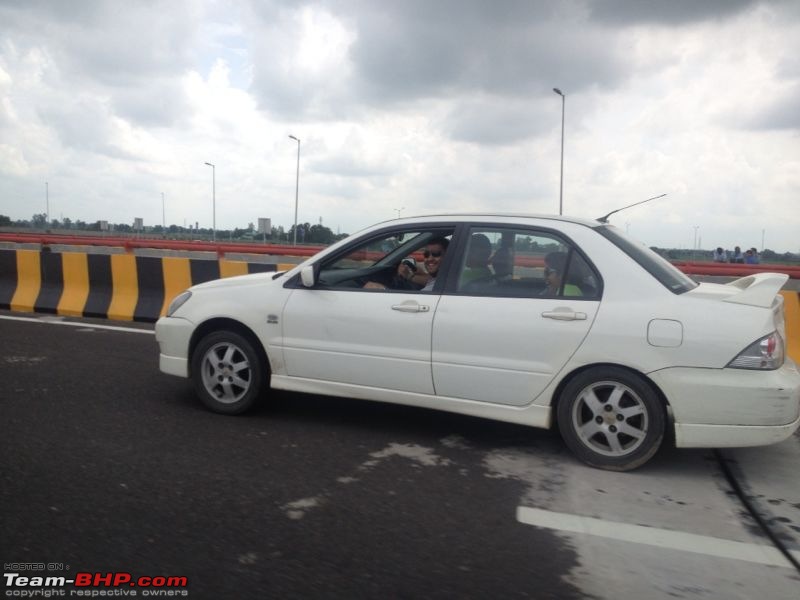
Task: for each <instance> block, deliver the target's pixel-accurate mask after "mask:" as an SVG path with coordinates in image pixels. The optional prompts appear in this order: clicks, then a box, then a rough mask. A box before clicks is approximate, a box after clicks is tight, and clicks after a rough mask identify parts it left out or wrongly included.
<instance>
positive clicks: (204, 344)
mask: <svg viewBox="0 0 800 600" xmlns="http://www.w3.org/2000/svg"><path fill="white" fill-rule="evenodd" d="M192 380H193V382H194V386H195V389H196V390H197V395H198V396H199V397H200V400H202V402H203V404H205V405H206V406H207V407H208V408H210V409H211V410H213V411H214V412H218V413H223V414H228V415H235V414H239V413H242V412H244V411H246V410H248V409H250V408H252V406H253V405H254V404H255V403H256V402H257V401H258V399H259V397H260V396H261V392H262V391H263V389H264V384H265V382H266V380H267V365H266V359H264V358H262V355H261V353H259V352H257V351H256V348H255V346H254V344H253V343H252V342H251V341H250V340H248V339H247V338H246V337H244V336H242V335H241V334H239V333H237V332H235V331H215V332H213V333H210V334H208V335H207V336H205V337H204V338H203V339H202V340H200V343H199V344H197V347H196V348H195V351H194V354H193V355H192Z"/></svg>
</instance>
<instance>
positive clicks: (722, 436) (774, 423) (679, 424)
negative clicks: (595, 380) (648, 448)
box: [650, 359, 800, 448]
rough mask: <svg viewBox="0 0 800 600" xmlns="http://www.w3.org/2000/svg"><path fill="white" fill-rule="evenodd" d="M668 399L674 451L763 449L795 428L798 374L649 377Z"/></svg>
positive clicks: (789, 368)
mask: <svg viewBox="0 0 800 600" xmlns="http://www.w3.org/2000/svg"><path fill="white" fill-rule="evenodd" d="M650 378H651V379H652V380H653V382H654V383H655V384H656V385H658V386H659V387H660V388H661V390H662V391H663V392H664V394H665V395H666V397H667V400H668V402H669V404H670V407H671V408H672V414H673V417H674V421H675V443H676V445H677V446H679V447H697V448H712V447H737V446H762V445H767V444H773V443H776V442H780V441H782V440H784V439H786V438H788V437H790V436H791V435H792V434H793V433H794V432H795V431H797V429H798V427H800V373H798V370H797V366H796V365H795V364H794V363H793V362H792V361H791V360H788V359H787V361H786V364H784V366H783V367H781V368H780V369H777V370H775V371H747V370H742V369H692V368H683V367H681V368H672V369H664V370H662V371H657V372H654V373H651V374H650Z"/></svg>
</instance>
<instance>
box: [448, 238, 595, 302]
mask: <svg viewBox="0 0 800 600" xmlns="http://www.w3.org/2000/svg"><path fill="white" fill-rule="evenodd" d="M599 288H600V285H599V277H598V276H597V274H596V273H595V271H594V269H593V268H592V267H591V266H590V264H589V263H588V261H587V260H586V259H585V258H584V257H583V256H582V255H581V254H580V253H579V252H578V251H577V250H576V249H575V248H574V247H573V246H572V245H571V244H570V243H569V242H567V241H566V240H564V239H562V238H561V237H559V236H558V235H556V234H554V233H550V232H544V231H536V230H527V229H512V228H501V227H472V228H471V229H470V232H469V236H468V240H467V244H466V247H465V251H464V253H463V256H462V257H461V258H460V262H459V267H458V280H457V284H456V291H457V292H459V293H463V294H469V295H479V296H507V297H518V298H519V297H522V298H583V299H595V298H598V297H599V295H600V289H599Z"/></svg>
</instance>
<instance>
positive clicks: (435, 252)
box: [364, 237, 450, 292]
mask: <svg viewBox="0 0 800 600" xmlns="http://www.w3.org/2000/svg"><path fill="white" fill-rule="evenodd" d="M449 244H450V241H449V240H448V239H447V238H444V237H437V238H433V239H431V240H429V241H428V243H427V244H426V245H425V250H424V251H423V252H422V256H423V257H424V258H425V261H424V262H423V265H424V266H425V271H426V273H421V272H420V271H415V270H414V269H412V268H411V266H409V264H408V263H407V262H406V261H402V262H401V263H400V265H399V266H398V267H397V279H398V280H400V281H402V282H408V284H411V286H413V288H414V289H420V288H421V289H420V291H422V292H431V291H433V286H434V284H435V283H436V276H437V275H438V273H439V267H440V265H441V264H442V260H443V259H444V253H445V252H446V251H447V246H448V245H449ZM364 287H365V288H367V289H386V287H387V286H385V285H383V284H381V283H377V282H372V281H370V282H369V283H367V284H366V285H365V286H364ZM392 287H394V286H392Z"/></svg>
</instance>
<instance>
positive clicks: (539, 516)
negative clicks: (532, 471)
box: [517, 506, 800, 569]
mask: <svg viewBox="0 0 800 600" xmlns="http://www.w3.org/2000/svg"><path fill="white" fill-rule="evenodd" d="M517 520H518V521H519V522H520V523H525V524H526V525H534V526H536V527H545V528H547V529H556V530H559V531H570V532H573V533H583V534H587V535H596V536H600V537H605V538H611V539H614V540H621V541H623V542H633V543H636V544H646V545H648V546H657V547H659V548H669V549H671V550H680V551H683V552H693V553H695V554H706V555H709V556H717V557H720V558H731V559H735V560H744V561H747V562H753V563H759V564H762V565H772V566H777V567H788V568H790V569H791V568H794V567H793V566H792V565H791V563H790V562H789V561H788V560H787V559H786V557H785V556H784V555H783V554H782V553H781V552H780V550H778V549H777V548H775V547H773V546H762V545H759V544H748V543H746V542H735V541H733V540H726V539H722V538H715V537H710V536H705V535H697V534H695V533H686V532H684V531H671V530H669V529H660V528H658V527H644V526H642V525H630V524H628V523H619V522H615V521H605V520H603V519H595V518H593V517H581V516H579V515H571V514H567V513H559V512H552V511H549V510H541V509H538V508H529V507H527V506H518V507H517ZM792 555H796V556H797V557H798V558H800V552H797V551H792Z"/></svg>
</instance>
